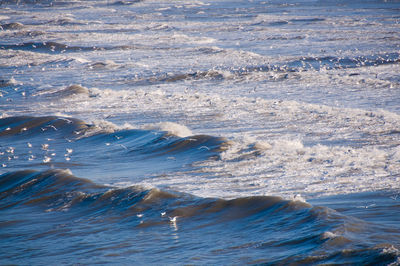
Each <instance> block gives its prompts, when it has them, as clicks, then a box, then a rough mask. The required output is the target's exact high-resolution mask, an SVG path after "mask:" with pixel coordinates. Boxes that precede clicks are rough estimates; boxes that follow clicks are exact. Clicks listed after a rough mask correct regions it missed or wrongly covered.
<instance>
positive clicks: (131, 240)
mask: <svg viewBox="0 0 400 266" xmlns="http://www.w3.org/2000/svg"><path fill="white" fill-rule="evenodd" d="M0 199H1V201H0V211H1V212H2V215H1V218H0V228H1V229H5V230H2V232H4V233H2V239H3V241H2V242H1V244H0V246H1V248H2V250H3V251H5V252H3V253H2V255H0V258H1V259H2V261H3V262H6V261H7V256H10V255H12V256H14V258H19V261H20V262H22V261H26V258H24V257H23V252H24V250H26V249H29V248H30V247H29V246H28V247H25V248H19V249H15V248H13V249H11V248H10V247H15V246H16V244H17V243H20V242H21V241H23V239H25V237H27V236H29V238H30V241H31V242H30V243H31V244H37V245H41V246H42V248H41V252H42V254H41V255H40V256H37V257H36V259H40V260H41V261H46V260H49V259H51V260H53V261H54V259H58V260H60V261H63V260H65V258H66V257H68V256H69V255H71V254H74V253H76V251H77V250H76V248H77V247H79V249H80V250H81V251H83V252H85V254H86V256H85V257H86V258H90V257H91V255H95V254H96V259H94V260H92V261H90V259H89V260H85V262H92V263H93V262H99V261H102V262H103V263H107V262H111V261H108V259H107V254H109V253H114V254H115V255H114V256H112V262H113V263H115V262H122V261H123V260H124V259H127V258H128V260H129V259H134V258H139V259H141V262H142V263H144V262H146V263H156V262H161V261H160V260H159V258H158V257H157V256H151V255H150V254H151V253H152V252H157V253H158V252H160V253H168V251H169V250H175V245H177V247H176V248H179V250H180V252H178V253H174V256H172V257H169V256H163V258H162V260H163V262H164V263H177V262H180V263H182V262H196V263H207V262H208V263H210V262H212V261H213V257H214V256H216V255H217V254H218V261H219V262H221V258H225V259H226V262H228V261H230V262H232V261H238V260H240V258H241V256H242V255H241V254H243V253H246V254H247V259H246V260H247V261H249V262H253V263H272V264H274V263H279V264H280V263H283V264H285V263H300V264H302V263H329V262H330V261H331V260H334V261H335V262H337V261H340V262H341V263H345V264H346V263H350V264H352V263H353V264H364V263H371V262H379V263H391V262H393V261H395V260H396V255H395V253H394V252H389V251H388V250H389V249H390V246H387V245H377V246H375V247H372V248H371V247H368V246H367V245H364V244H362V243H357V237H358V235H360V234H361V235H362V234H364V233H367V232H368V230H369V229H368V226H366V225H365V224H364V223H363V222H362V221H359V220H357V219H353V218H351V217H346V216H343V215H341V214H339V213H337V212H335V211H334V210H332V209H329V208H324V207H313V206H311V205H309V204H307V203H304V202H300V201H288V200H283V199H282V198H279V197H268V196H256V197H247V198H237V199H233V200H223V199H217V198H197V197H194V196H192V195H189V194H183V193H178V192H172V191H171V192H170V191H162V190H159V189H155V188H153V189H146V188H143V187H137V186H133V187H128V188H115V187H108V186H104V185H98V184H95V183H93V182H91V181H89V180H86V179H81V178H77V177H75V176H73V175H72V174H71V172H70V171H68V170H57V169H55V170H48V171H43V172H38V171H33V170H24V171H15V172H8V173H5V174H3V175H1V176H0ZM21 212H26V213H27V214H26V215H21ZM22 228H23V230H22ZM222 228H224V229H223V230H222ZM155 229H157V230H155ZM365 231H367V232H365ZM5 232H8V233H7V234H5ZM61 235H62V236H63V242H62V243H61V244H60V243H58V245H61V246H62V248H63V250H64V252H55V251H54V250H52V243H55V242H58V241H57V238H58V236H61ZM110 237H113V238H114V239H118V241H119V243H125V244H126V245H123V246H119V247H118V248H117V249H115V247H114V245H110V243H108V245H107V246H105V247H104V249H102V250H101V252H98V250H92V249H91V248H90V246H91V245H92V244H94V243H96V242H97V240H98V239H100V238H101V239H102V241H105V239H107V238H110ZM154 237H156V239H159V241H156V242H154V240H153V239H154ZM209 238H214V239H215V241H209ZM85 243H86V244H85ZM9 244H12V245H9ZM139 247H141V252H140V254H143V256H144V257H141V256H140V255H138V253H137V252H132V253H131V252H130V249H132V248H139ZM193 248H195V249H196V254H197V255H198V256H200V257H199V258H198V259H194V258H193V257H190V256H189V257H187V254H188V253H189V254H190V253H191V250H192V249H193ZM261 250H263V251H264V253H265V257H262V256H261V257H260V254H259V252H260V251H261ZM7 254H8V255H7ZM255 254H258V255H255ZM349 254H351V256H348V255H349ZM221 255H224V256H221ZM255 258H257V261H252V260H254V259H255ZM282 258H286V259H283V260H282ZM225 259H224V261H225Z"/></svg>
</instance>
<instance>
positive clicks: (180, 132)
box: [144, 122, 193, 138]
mask: <svg viewBox="0 0 400 266" xmlns="http://www.w3.org/2000/svg"><path fill="white" fill-rule="evenodd" d="M144 129H151V130H160V131H166V132H168V133H169V134H172V135H175V136H178V137H181V138H184V137H189V136H192V135H193V133H192V131H190V129H189V128H187V127H186V126H184V125H180V124H177V123H173V122H162V123H158V124H149V125H146V126H144Z"/></svg>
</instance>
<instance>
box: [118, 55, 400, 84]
mask: <svg viewBox="0 0 400 266" xmlns="http://www.w3.org/2000/svg"><path fill="white" fill-rule="evenodd" d="M206 52H207V51H205V53H206ZM399 62H400V54H399V53H385V54H376V55H369V56H357V57H342V58H341V57H335V56H324V57H310V56H309V57H302V58H300V59H297V60H292V61H288V62H286V63H282V64H268V65H258V66H245V67H240V68H237V69H235V68H233V69H232V68H231V69H212V70H199V71H195V72H190V73H168V74H164V73H161V74H159V75H155V76H151V77H138V78H134V79H129V78H128V82H127V83H129V84H131V85H136V86H143V85H149V84H163V83H171V82H180V81H187V80H213V81H222V80H227V79H242V78H245V77H246V76H249V75H252V74H254V73H271V72H272V73H278V74H281V75H280V78H279V79H278V81H280V80H282V79H287V78H288V77H289V76H288V75H289V74H291V73H298V72H304V71H311V70H314V71H320V70H322V69H325V70H334V69H356V68H360V67H369V66H380V65H387V64H398V63H399ZM352 75H356V74H354V73H353V74H352ZM274 79H275V80H276V78H275V77H274ZM125 82H126V80H125Z"/></svg>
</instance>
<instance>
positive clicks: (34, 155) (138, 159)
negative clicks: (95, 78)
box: [0, 86, 229, 178]
mask: <svg viewBox="0 0 400 266" xmlns="http://www.w3.org/2000/svg"><path fill="white" fill-rule="evenodd" d="M81 89H84V88H83V87H79V86H76V87H74V88H73V92H77V93H79V92H80V90H81ZM67 93H71V92H70V91H67ZM163 126H164V127H162V126H161V127H158V128H157V127H155V128H154V129H135V128H132V127H131V126H126V127H118V126H116V125H114V124H112V123H110V122H107V121H99V122H96V123H92V124H91V123H85V122H83V121H81V120H79V119H74V118H66V117H57V116H46V117H32V116H18V117H6V118H3V119H0V165H1V166H2V167H3V168H6V169H20V168H21V167H23V168H32V167H35V169H46V168H47V167H69V168H72V169H74V171H75V170H76V171H78V172H79V171H83V172H84V173H85V174H87V173H90V174H96V175H97V176H101V177H106V176H108V175H113V176H118V175H129V176H133V177H134V178H139V177H141V176H143V175H156V174H157V173H162V172H164V173H165V171H172V170H173V169H175V170H176V169H183V168H187V167H191V166H192V164H193V163H195V162H197V161H203V160H208V159H218V157H219V154H220V153H221V152H222V151H224V150H226V148H227V146H228V145H229V144H228V141H227V140H226V139H224V138H221V137H214V136H209V135H193V134H192V133H191V132H190V130H189V129H187V128H186V127H184V126H181V125H179V124H175V123H164V124H163ZM132 164H135V167H134V168H132ZM149 165H151V167H149ZM106 169H108V170H106Z"/></svg>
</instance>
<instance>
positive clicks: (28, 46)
mask: <svg viewBox="0 0 400 266" xmlns="http://www.w3.org/2000/svg"><path fill="white" fill-rule="evenodd" d="M135 48H136V47H135V46H130V45H119V46H74V45H67V44H63V43H58V42H54V41H47V42H24V43H19V44H0V49H2V50H23V51H31V52H37V53H51V54H53V53H68V52H90V51H104V50H120V49H122V50H126V49H135Z"/></svg>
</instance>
